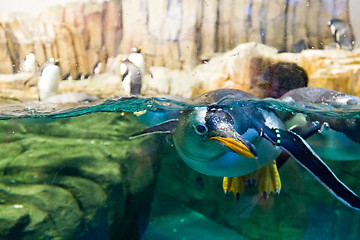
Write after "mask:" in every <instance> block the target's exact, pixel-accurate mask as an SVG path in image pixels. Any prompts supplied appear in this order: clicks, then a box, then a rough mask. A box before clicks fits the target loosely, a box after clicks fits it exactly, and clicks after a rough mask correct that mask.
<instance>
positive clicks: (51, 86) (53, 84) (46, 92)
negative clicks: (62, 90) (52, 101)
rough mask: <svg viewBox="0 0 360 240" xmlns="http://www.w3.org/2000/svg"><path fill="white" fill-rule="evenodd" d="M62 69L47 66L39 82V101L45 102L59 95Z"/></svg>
mask: <svg viewBox="0 0 360 240" xmlns="http://www.w3.org/2000/svg"><path fill="white" fill-rule="evenodd" d="M59 83H60V68H59V67H58V66H56V65H49V66H46V67H45V68H44V70H43V72H42V74H41V76H40V78H39V80H38V84H37V87H38V94H39V99H40V100H44V99H46V98H48V97H50V96H54V95H56V94H57V93H58V86H59Z"/></svg>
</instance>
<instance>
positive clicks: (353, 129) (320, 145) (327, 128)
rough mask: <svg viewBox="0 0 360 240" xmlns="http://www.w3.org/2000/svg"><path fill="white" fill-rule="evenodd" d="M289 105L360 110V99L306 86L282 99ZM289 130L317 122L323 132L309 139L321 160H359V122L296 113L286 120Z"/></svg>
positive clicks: (292, 91) (290, 92)
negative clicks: (291, 103) (316, 105)
mask: <svg viewBox="0 0 360 240" xmlns="http://www.w3.org/2000/svg"><path fill="white" fill-rule="evenodd" d="M281 99H282V100H284V101H286V102H295V103H303V104H304V105H305V106H306V105H307V104H324V105H326V106H327V107H328V108H329V107H331V108H333V109H334V110H338V109H341V108H348V107H353V108H354V107H357V108H359V107H360V98H358V97H356V96H352V95H348V94H345V93H341V92H338V91H335V90H331V89H327V88H316V87H306V88H299V89H294V90H291V91H289V92H287V93H286V94H284V95H283V96H282V97H281ZM285 122H286V125H287V126H288V127H294V126H296V127H297V128H302V127H304V128H306V127H308V126H310V125H312V124H313V123H315V122H318V123H319V124H322V125H323V127H322V129H321V131H319V132H316V133H315V134H313V135H312V136H309V138H307V142H308V143H309V144H310V146H312V148H313V149H314V150H315V152H316V153H317V154H319V156H320V157H322V158H325V159H329V160H337V161H339V160H360V119H359V118H351V119H349V118H335V117H333V118H331V117H326V116H323V115H321V114H307V115H304V114H302V113H297V114H296V115H294V116H293V115H292V116H291V118H287V119H285Z"/></svg>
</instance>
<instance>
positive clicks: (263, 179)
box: [223, 160, 281, 199]
mask: <svg viewBox="0 0 360 240" xmlns="http://www.w3.org/2000/svg"><path fill="white" fill-rule="evenodd" d="M245 183H247V184H248V185H250V186H254V185H256V183H257V184H258V189H259V192H260V193H261V194H263V197H264V198H265V199H267V198H268V195H269V194H270V193H271V192H273V193H275V194H279V193H280V190H281V181H280V175H279V172H278V169H277V167H276V161H275V160H274V161H272V162H271V163H269V164H268V165H266V166H264V167H262V168H260V169H258V170H256V171H255V172H252V173H250V174H247V175H244V176H240V177H224V179H223V189H224V192H225V194H227V193H228V192H233V193H234V195H235V196H236V198H237V199H239V197H240V193H243V192H244V189H245Z"/></svg>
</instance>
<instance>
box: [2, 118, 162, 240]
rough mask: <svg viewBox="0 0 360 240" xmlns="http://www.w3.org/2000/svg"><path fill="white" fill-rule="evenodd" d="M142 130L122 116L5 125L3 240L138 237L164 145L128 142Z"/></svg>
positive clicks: (146, 216) (9, 122)
mask: <svg viewBox="0 0 360 240" xmlns="http://www.w3.org/2000/svg"><path fill="white" fill-rule="evenodd" d="M140 127H141V126H140V125H139V124H138V123H137V122H136V119H135V118H134V117H133V116H132V115H131V114H126V115H125V116H122V115H121V114H120V113H98V114H93V115H89V116H81V117H76V118H71V119H61V120H57V121H54V120H50V119H48V120H45V119H42V120H41V119H40V120H36V119H28V120H27V119H24V120H18V121H1V122H0V128H1V138H2V139H3V140H4V142H3V144H4V145H3V148H2V150H0V159H1V160H0V171H1V181H0V209H3V210H4V211H1V212H0V219H1V220H0V221H1V223H4V224H1V231H0V236H1V237H0V238H2V239H13V238H11V237H12V236H15V235H13V234H15V233H14V231H15V230H16V236H17V237H18V238H21V239H54V238H61V239H125V238H126V239H136V238H138V237H140V235H141V234H142V232H143V231H144V229H145V228H146V223H147V221H146V219H148V217H149V214H150V205H151V201H152V198H153V192H154V183H155V180H156V178H157V170H156V165H157V162H156V160H155V159H156V152H157V151H156V149H157V147H158V146H159V143H158V142H157V141H154V140H156V139H152V140H150V139H138V140H134V141H131V142H130V141H129V140H128V136H129V135H130V133H133V132H136V131H138V130H139V128H140ZM16 210H18V211H17V212H16ZM13 212H14V214H13ZM30 213H31V214H30ZM139 226H140V228H139ZM14 229H15V230H14ZM96 236H97V237H96ZM124 236H126V237H124Z"/></svg>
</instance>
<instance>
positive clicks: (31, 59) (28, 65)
mask: <svg viewBox="0 0 360 240" xmlns="http://www.w3.org/2000/svg"><path fill="white" fill-rule="evenodd" d="M37 69H38V64H37V62H36V57H35V54H33V53H28V54H27V55H26V57H25V59H24V61H23V64H22V67H21V72H24V73H31V74H35V72H36V70H37Z"/></svg>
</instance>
